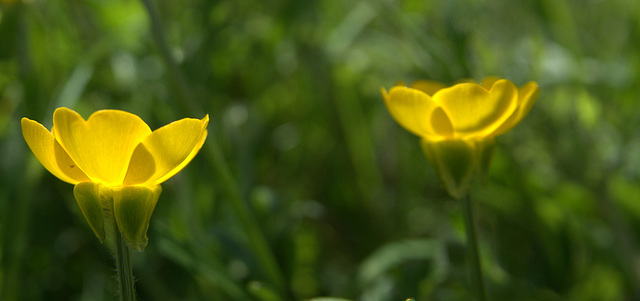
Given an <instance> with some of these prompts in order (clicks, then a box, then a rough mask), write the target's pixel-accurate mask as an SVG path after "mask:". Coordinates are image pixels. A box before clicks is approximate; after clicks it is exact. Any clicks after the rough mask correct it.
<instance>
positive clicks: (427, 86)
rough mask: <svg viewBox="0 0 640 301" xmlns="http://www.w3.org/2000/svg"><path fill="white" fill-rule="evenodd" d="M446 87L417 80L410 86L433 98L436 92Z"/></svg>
mask: <svg viewBox="0 0 640 301" xmlns="http://www.w3.org/2000/svg"><path fill="white" fill-rule="evenodd" d="M446 87H447V86H446V85H445V84H443V83H441V82H435V81H430V80H417V81H415V82H413V83H412V84H411V88H414V89H418V90H420V91H422V92H424V93H427V95H429V96H433V94H436V92H438V91H440V90H442V89H444V88H446Z"/></svg>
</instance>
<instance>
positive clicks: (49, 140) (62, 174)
mask: <svg viewBox="0 0 640 301" xmlns="http://www.w3.org/2000/svg"><path fill="white" fill-rule="evenodd" d="M21 124H22V135H23V136H24V140H25V141H26V142H27V145H29V148H30V149H31V151H32V152H33V154H34V155H35V156H36V158H38V161H40V163H42V165H43V166H44V167H45V168H46V169H47V170H48V171H49V172H51V173H52V174H53V175H54V176H56V177H58V178H59V179H60V180H63V181H65V182H67V183H71V184H77V183H79V182H85V181H89V178H88V177H87V176H86V175H85V174H84V172H82V170H80V168H78V167H77V166H76V164H75V163H74V162H73V160H71V158H70V157H69V155H68V154H67V153H66V152H65V150H64V149H63V148H62V147H61V146H60V144H58V142H57V141H56V139H55V138H54V137H53V134H51V132H49V131H48V130H47V129H46V128H45V127H44V126H43V125H42V124H40V123H38V122H36V121H33V120H30V119H28V118H22V121H21Z"/></svg>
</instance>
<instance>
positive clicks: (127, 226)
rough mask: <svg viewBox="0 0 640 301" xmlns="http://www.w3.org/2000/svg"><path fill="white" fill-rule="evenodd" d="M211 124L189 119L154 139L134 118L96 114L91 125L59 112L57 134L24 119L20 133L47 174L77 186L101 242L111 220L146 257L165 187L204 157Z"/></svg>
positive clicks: (166, 128) (112, 113)
mask: <svg viewBox="0 0 640 301" xmlns="http://www.w3.org/2000/svg"><path fill="white" fill-rule="evenodd" d="M208 123H209V116H208V115H207V116H205V117H204V118H203V119H201V120H199V119H193V118H185V119H181V120H178V121H175V122H172V123H170V124H168V125H166V126H164V127H161V128H159V129H157V130H155V131H153V132H152V131H151V129H150V128H149V126H148V125H147V124H146V123H145V122H144V121H142V119H140V117H138V116H136V115H134V114H131V113H128V112H124V111H119V110H102V111H97V112H95V113H93V114H92V115H91V116H90V117H89V119H87V120H86V121H85V120H84V119H83V118H82V116H80V115H79V114H78V113H76V112H75V111H73V110H70V109H67V108H58V109H56V110H55V112H54V114H53V128H52V130H51V132H50V131H48V130H47V129H46V128H45V127H44V126H43V125H41V124H40V123H38V122H36V121H33V120H30V119H28V118H22V134H23V136H24V139H25V140H26V142H27V144H28V145H29V148H31V151H32V152H33V154H34V155H35V156H36V158H38V160H39V161H40V163H42V165H44V167H45V168H46V169H47V170H49V172H51V173H52V174H53V175H55V176H56V177H58V178H59V179H61V180H63V181H65V182H68V183H71V184H74V185H75V186H74V189H73V192H74V196H75V198H76V201H77V202H78V205H79V206H80V209H81V211H82V214H83V215H84V217H85V219H86V220H87V222H88V223H89V226H91V228H92V229H93V231H94V233H95V234H96V236H97V237H98V238H99V239H100V241H103V240H104V238H105V214H107V216H106V218H113V219H114V220H115V222H116V224H117V227H118V229H119V231H120V233H121V234H122V237H123V239H124V240H125V242H126V243H127V245H129V247H131V248H132V249H135V250H139V251H142V250H143V249H144V247H145V246H146V245H147V236H146V232H147V229H148V227H149V220H150V219H151V213H152V212H153V210H154V208H155V205H156V202H157V201H158V197H159V196H160V192H161V188H160V183H162V182H164V181H166V180H167V179H169V178H171V177H172V176H173V175H175V174H176V173H178V172H179V171H180V170H182V169H183V168H184V167H185V166H186V165H187V164H188V163H189V162H190V161H191V159H193V157H194V156H195V155H196V154H197V153H198V151H199V150H200V148H201V147H202V145H203V143H204V141H205V139H206V137H207V124H208Z"/></svg>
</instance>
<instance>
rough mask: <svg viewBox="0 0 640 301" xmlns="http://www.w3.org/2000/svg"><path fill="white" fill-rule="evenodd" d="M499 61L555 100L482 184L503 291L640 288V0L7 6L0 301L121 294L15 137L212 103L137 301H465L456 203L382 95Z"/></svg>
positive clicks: (508, 140) (540, 107)
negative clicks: (104, 113) (28, 127)
mask: <svg viewBox="0 0 640 301" xmlns="http://www.w3.org/2000/svg"><path fill="white" fill-rule="evenodd" d="M489 75H498V76H500V77H504V78H508V79H510V80H512V81H514V82H515V83H516V84H518V85H521V84H524V83H525V82H527V81H530V80H535V81H537V82H538V83H539V84H540V86H541V91H542V93H541V96H540V99H539V101H538V103H537V104H536V106H535V107H534V108H533V110H532V112H531V114H530V115H529V116H528V118H526V119H525V121H524V122H523V123H522V124H520V125H519V126H518V127H516V128H515V129H514V130H512V131H511V132H509V133H507V134H506V135H504V136H501V137H500V138H499V139H498V143H499V150H498V151H497V153H496V156H495V158H494V161H493V166H492V168H491V172H490V183H489V185H488V186H487V187H486V188H484V187H482V186H481V185H476V187H474V189H473V193H472V194H473V197H474V201H475V203H476V209H477V217H478V220H477V223H478V225H479V237H480V243H481V246H480V249H481V256H482V260H483V262H484V266H485V272H486V278H487V283H488V288H489V294H490V296H492V299H493V300H639V299H640V249H639V248H640V246H639V245H638V243H639V241H640V240H639V238H640V173H639V171H640V133H639V130H640V118H638V112H640V102H639V101H638V99H639V96H638V95H640V2H638V1H636V0H524V1H511V0H498V1H489V0H431V1H424V0H406V1H401V0H370V1H295V0H288V1H287V0H272V1H257V0H235V1H207V0H189V1H167V0H141V1H136V0H109V1H102V0H68V1H43V0H23V1H18V0H13V1H9V0H2V1H0V110H1V111H0V168H1V169H2V172H1V174H0V176H1V177H2V179H1V182H0V187H1V190H0V284H1V286H0V299H1V300H111V299H113V298H114V296H115V291H114V281H113V277H112V274H113V263H112V258H111V255H110V254H109V251H108V248H107V246H103V245H100V243H99V242H98V240H97V239H96V238H95V236H94V235H93V234H92V232H91V230H90V228H89V227H88V226H87V225H86V223H85V221H84V220H83V218H82V216H81V214H80V212H79V210H78V207H77V205H76V203H75V201H74V199H73V195H72V186H71V185H69V184H66V183H64V182H62V181H60V180H58V179H56V178H55V177H54V176H52V175H51V174H49V173H48V172H46V170H44V168H42V166H41V165H40V163H39V162H37V160H36V159H35V157H34V156H33V155H32V154H31V152H30V151H29V149H28V147H27V145H26V143H25V142H24V140H23V138H22V134H21V130H20V123H19V120H20V118H22V117H23V116H26V117H29V118H31V119H34V120H38V121H40V122H42V123H43V124H44V125H45V126H47V127H50V126H51V118H52V113H53V110H54V109H55V108H56V107H60V106H67V107H70V108H73V109H75V110H77V111H78V112H80V113H81V114H82V115H83V116H84V117H85V118H87V117H88V116H89V115H90V114H91V113H92V112H93V111H95V110H99V109H104V108H117V109H123V110H126V111H130V112H133V113H135V114H137V115H139V116H141V117H142V118H143V119H144V120H145V121H147V123H149V124H150V126H151V127H152V128H154V129H155V128H157V127H159V126H162V125H164V124H166V123H168V122H170V121H173V120H176V119H179V118H183V117H197V118H202V117H203V116H204V115H205V114H207V113H208V114H210V116H211V119H212V121H211V123H210V126H209V131H210V136H209V138H208V141H207V144H206V145H205V146H204V148H203V151H202V152H201V153H200V154H199V155H198V156H197V157H196V158H195V159H194V161H193V162H192V163H191V164H190V165H189V166H188V167H187V168H186V169H185V170H183V171H182V172H181V173H180V174H179V175H178V176H176V177H174V178H172V179H171V180H170V181H168V182H166V183H165V184H164V185H163V188H164V192H163V193H162V195H161V197H160V201H159V203H158V205H157V207H156V210H155V213H154V215H153V218H152V221H151V227H150V229H149V233H148V235H149V246H148V247H147V248H146V250H145V252H144V253H136V254H135V256H134V261H135V267H134V274H135V275H136V276H137V279H138V281H137V290H138V295H139V297H140V299H141V300H304V299H310V298H314V297H320V296H331V297H335V298H345V299H350V300H404V299H405V298H409V297H413V298H415V299H416V300H471V299H472V297H471V289H470V283H469V278H468V273H467V267H466V264H465V256H464V254H465V252H464V248H465V235H464V229H463V224H462V216H461V208H460V204H458V203H456V202H454V201H452V200H451V199H449V197H447V195H446V193H445V192H444V190H443V188H442V186H441V185H440V183H439V181H438V179H437V177H436V175H435V173H434V171H433V169H432V168H431V167H430V166H429V164H428V162H427V160H426V159H425V158H424V156H423V154H422V153H421V150H420V146H419V143H418V139H417V138H416V137H414V136H412V135H411V134H410V133H408V132H406V131H405V130H403V129H402V128H400V127H399V126H398V125H397V124H395V123H394V121H393V120H392V118H391V117H390V116H389V114H388V113H387V111H386V109H385V107H384V104H383V102H382V99H381V96H380V92H379V89H380V88H381V87H386V88H389V87H391V86H392V85H393V84H394V83H396V82H398V81H405V82H411V81H413V80H415V79H420V78H426V79H432V80H439V81H443V82H447V83H451V82H454V81H456V80H458V79H461V78H475V79H482V78H483V77H485V76H489ZM246 209H250V210H246ZM243 212H244V213H243ZM247 213H248V214H247ZM243 214H244V215H243ZM251 229H254V230H255V229H258V230H259V231H252V230H251ZM261 241H262V242H266V244H263V245H262V246H264V245H268V248H267V249H265V248H262V249H261V248H260V246H261ZM107 244H108V242H107ZM271 259H273V260H271ZM269 262H271V263H274V262H275V263H276V264H275V265H272V266H269ZM318 300H329V299H318ZM331 300H339V299H331ZM340 300H342V299H340Z"/></svg>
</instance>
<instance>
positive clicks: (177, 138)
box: [124, 115, 209, 185]
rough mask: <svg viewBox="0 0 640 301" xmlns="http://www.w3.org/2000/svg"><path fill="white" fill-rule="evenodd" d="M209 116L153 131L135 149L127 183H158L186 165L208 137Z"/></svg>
mask: <svg viewBox="0 0 640 301" xmlns="http://www.w3.org/2000/svg"><path fill="white" fill-rule="evenodd" d="M208 123H209V115H207V116H205V117H204V118H203V119H202V120H199V119H193V118H185V119H181V120H178V121H175V122H172V123H170V124H168V125H166V126H164V127H161V128H159V129H157V130H155V131H153V133H151V134H150V135H149V136H148V137H146V139H145V140H144V141H142V142H141V143H140V145H138V147H137V148H136V149H135V151H134V153H133V155H132V157H131V163H130V164H129V170H128V171H127V175H126V177H125V180H124V185H136V184H144V185H157V184H160V183H162V182H164V181H166V180H167V179H169V178H170V177H172V176H173V175H175V174H176V173H178V172H179V171H180V170H182V168H184V167H185V166H186V165H187V164H188V163H189V162H190V161H191V159H193V157H194V156H195V155H196V154H197V153H198V151H199V150H200V148H201V147H202V144H203V143H204V141H205V139H206V137H207V125H208Z"/></svg>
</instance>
